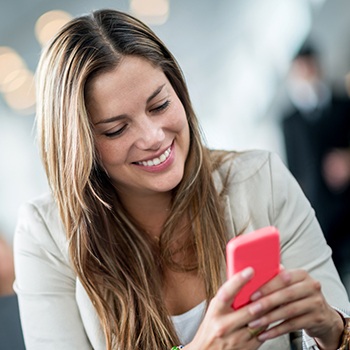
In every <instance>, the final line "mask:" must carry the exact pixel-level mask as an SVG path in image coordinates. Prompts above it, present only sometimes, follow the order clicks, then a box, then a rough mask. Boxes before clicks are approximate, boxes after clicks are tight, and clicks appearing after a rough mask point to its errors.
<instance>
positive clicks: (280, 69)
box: [0, 0, 350, 278]
mask: <svg viewBox="0 0 350 350" xmlns="http://www.w3.org/2000/svg"><path fill="white" fill-rule="evenodd" d="M0 4H1V11H0V146H1V147H0V208H1V210H0V231H1V232H2V233H3V235H4V237H5V239H6V240H7V241H8V242H9V243H10V244H11V243H12V237H13V233H14V230H15V225H16V218H17V212H18V208H19V206H20V204H21V203H22V202H23V201H26V200H28V199H30V198H32V197H34V196H37V195H39V194H40V193H42V192H43V191H47V190H48V186H47V182H46V179H45V176H44V173H43V169H42V166H41V163H40V159H39V156H38V150H37V147H36V144H35V131H34V118H35V112H34V111H35V93H34V89H33V77H34V73H35V69H36V65H37V62H38V58H39V55H40V51H41V47H42V45H44V44H45V42H46V41H47V40H48V39H49V38H50V37H51V35H53V33H55V31H56V30H57V29H58V28H59V27H60V26H61V25H63V24H64V23H65V22H66V21H67V20H69V19H70V18H71V17H74V16H76V15H81V14H84V13H89V12H91V11H92V10H96V9H100V8H114V9H119V10H123V11H126V12H129V13H132V14H134V15H135V16H136V17H139V18H140V19H142V20H144V21H145V22H146V23H148V24H149V25H150V26H151V27H152V28H153V29H154V31H155V32H156V33H157V34H158V36H159V37H160V38H161V39H162V40H163V41H164V42H165V44H166V45H167V46H168V47H169V48H170V50H171V51H172V52H173V53H174V55H175V57H176V58H177V60H178V61H179V63H180V65H181V67H182V69H183V72H184V74H185V77H186V80H187V83H188V87H189V90H190V94H191V96H192V102H193V105H194V108H195V111H196V112H197V115H198V118H199V120H200V122H201V124H202V127H203V131H204V134H205V136H206V141H207V143H208V146H210V147H212V148H225V149H236V150H243V149H251V148H263V149H268V150H271V151H274V152H276V153H278V154H279V155H280V157H281V158H282V159H283V160H284V161H285V162H286V164H287V163H288V159H287V152H286V147H285V136H284V134H283V130H282V127H281V125H282V120H283V116H284V115H285V113H286V111H287V110H289V109H290V106H291V101H290V98H289V96H288V83H287V80H288V75H289V71H290V67H291V62H292V59H293V57H294V56H295V54H296V53H297V52H298V50H299V49H300V48H301V47H302V45H303V43H304V41H305V40H306V39H307V40H309V39H310V38H311V41H312V42H313V43H314V44H315V45H316V47H317V50H318V52H319V54H320V55H319V58H320V66H321V69H322V72H323V80H324V82H325V84H327V86H329V87H331V89H332V91H333V90H334V91H336V93H337V94H339V95H341V96H343V97H346V96H347V90H346V84H345V83H346V81H347V80H346V77H347V74H348V73H349V72H350V41H349V36H350V2H349V1H348V0H215V1H213V0H130V1H128V0H114V1H112V0H99V1H96V0H95V1H93V0H84V1H82V0H76V1H72V0H61V1H59V2H58V1H49V0H30V1H26V0H11V1H5V0H0ZM349 118H350V116H349ZM330 132H332V131H330ZM349 235H350V234H349ZM344 278H345V277H344Z"/></svg>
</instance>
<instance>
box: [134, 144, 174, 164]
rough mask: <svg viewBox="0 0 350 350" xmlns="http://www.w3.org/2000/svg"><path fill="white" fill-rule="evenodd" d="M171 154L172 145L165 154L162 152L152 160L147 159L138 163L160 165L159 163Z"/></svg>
mask: <svg viewBox="0 0 350 350" xmlns="http://www.w3.org/2000/svg"><path fill="white" fill-rule="evenodd" d="M169 154H170V147H169V148H168V149H167V150H166V151H165V152H164V153H163V154H161V155H160V156H159V157H158V158H154V159H152V160H147V161H143V162H137V164H139V165H143V166H153V165H159V164H161V163H163V162H164V161H165V160H166V159H167V158H168V157H169Z"/></svg>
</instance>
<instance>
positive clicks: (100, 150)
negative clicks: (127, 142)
mask: <svg viewBox="0 0 350 350" xmlns="http://www.w3.org/2000/svg"><path fill="white" fill-rule="evenodd" d="M119 149H122V148H121V147H120V146H118V145H115V144H114V142H112V141H111V140H106V141H97V142H96V150H97V154H98V156H99V158H100V161H101V162H102V165H103V166H104V167H107V166H108V165H110V164H118V163H121V162H122V157H123V155H122V154H121V152H119Z"/></svg>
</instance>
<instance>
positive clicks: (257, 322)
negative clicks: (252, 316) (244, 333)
mask: <svg viewBox="0 0 350 350" xmlns="http://www.w3.org/2000/svg"><path fill="white" fill-rule="evenodd" d="M260 326H261V321H260V320H254V321H252V322H249V323H248V327H249V328H258V327H260Z"/></svg>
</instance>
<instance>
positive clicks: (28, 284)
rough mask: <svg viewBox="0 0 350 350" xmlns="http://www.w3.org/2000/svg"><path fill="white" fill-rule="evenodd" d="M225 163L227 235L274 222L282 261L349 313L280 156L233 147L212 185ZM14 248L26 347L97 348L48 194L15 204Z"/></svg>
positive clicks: (96, 326)
mask: <svg viewBox="0 0 350 350" xmlns="http://www.w3.org/2000/svg"><path fill="white" fill-rule="evenodd" d="M229 167H231V172H230V177H229V183H230V185H229V191H228V195H227V196H226V223H227V230H228V232H229V236H232V237H233V236H235V235H236V234H238V233H240V232H243V233H247V232H249V231H251V230H254V229H257V228H261V227H264V226H268V225H274V226H276V227H277V228H278V229H279V230H280V234H281V259H282V264H283V265H284V266H285V267H286V268H303V269H305V270H307V271H308V272H309V273H310V274H311V275H312V276H313V277H314V278H315V279H317V280H319V281H320V282H321V284H322V291H323V293H324V295H325V297H326V299H327V301H328V303H329V304H330V305H332V306H333V307H335V308H337V309H339V310H342V311H344V312H345V313H347V314H349V313H350V305H349V301H348V297H347V293H346V290H345V288H344V286H343V285H342V283H341V282H340V279H339V276H338V273H337V271H336V269H335V267H334V264H333V262H332V260H331V249H330V248H329V247H328V246H327V245H326V242H325V239H324V237H323V234H322V232H321V229H320V227H319V224H318V222H317V221H316V219H315V215H314V211H313V209H312V208H311V207H310V204H309V202H308V201H307V200H306V198H305V196H304V194H303V193H302V191H301V190H300V188H299V186H298V185H297V183H296V181H295V180H294V178H293V177H292V176H291V175H290V173H289V171H288V170H287V169H286V167H285V166H284V165H283V163H282V162H281V161H280V159H279V158H278V157H277V156H276V155H274V154H271V153H269V152H265V151H249V152H243V153H237V154H236V156H235V157H233V160H232V161H231V162H229V163H227V164H225V165H224V166H222V167H221V168H220V169H219V170H218V171H216V172H215V173H213V178H214V181H215V184H216V187H217V189H218V191H220V190H221V188H222V179H223V178H224V177H225V175H226V173H227V171H228V169H229ZM14 251H15V268H16V282H15V290H16V293H17V295H18V299H19V307H20V315H21V322H22V328H23V333H24V339H25V343H26V347H27V350H47V349H50V350H51V349H52V350H55V349H57V350H66V349H67V350H70V349H79V350H85V349H95V350H104V349H105V341H104V336H103V333H102V330H101V326H100V323H99V320H98V318H97V314H96V312H95V309H94V307H93V305H92V303H91V301H90V299H89V297H88V296H87V293H86V292H85V290H84V288H83V287H82V285H81V284H80V282H79V280H78V279H77V277H76V275H75V273H74V271H73V269H72V267H71V264H70V261H69V260H70V259H69V255H68V243H67V240H66V236H65V232H64V229H63V225H62V222H61V220H60V218H59V214H58V210H57V206H56V204H55V202H54V200H53V198H52V196H51V195H50V194H46V195H43V196H41V197H39V198H37V199H34V200H33V201H31V202H29V203H26V204H24V205H23V206H22V208H21V210H20V214H19V220H18V225H17V228H16V232H15V240H14ZM223 268H224V267H223ZM305 348H307V347H305ZM315 348H316V347H315ZM260 349H265V350H268V349H269V350H274V349H275V350H284V349H286V350H287V349H288V350H289V349H290V345H289V339H288V336H282V337H279V338H277V339H274V340H271V341H268V342H266V343H264V344H263V345H262V346H261V347H260ZM160 350H162V349H160Z"/></svg>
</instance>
